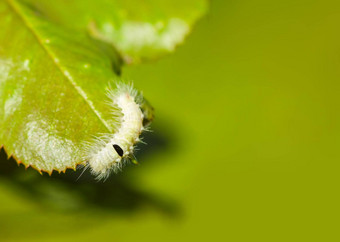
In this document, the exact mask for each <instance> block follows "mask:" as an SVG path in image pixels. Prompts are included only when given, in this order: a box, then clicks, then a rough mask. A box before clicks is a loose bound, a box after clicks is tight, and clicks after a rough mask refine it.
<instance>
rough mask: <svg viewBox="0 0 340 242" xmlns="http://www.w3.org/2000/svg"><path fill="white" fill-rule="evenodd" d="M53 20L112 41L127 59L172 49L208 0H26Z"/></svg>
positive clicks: (133, 59) (140, 58)
mask: <svg viewBox="0 0 340 242" xmlns="http://www.w3.org/2000/svg"><path fill="white" fill-rule="evenodd" d="M24 1H25V2H28V3H30V4H33V5H34V6H35V7H36V8H37V9H40V10H41V11H42V12H44V13H45V14H46V15H47V16H48V17H49V19H51V20H53V21H54V22H56V23H58V24H60V25H62V26H66V27H69V28H74V29H78V30H87V31H88V32H89V33H90V34H91V35H92V36H93V37H95V38H98V39H101V40H104V41H106V42H108V43H111V44H113V45H114V46H116V48H117V49H118V50H119V51H120V53H121V54H122V55H123V57H124V59H125V61H126V62H127V63H138V62H140V61H142V60H148V59H155V58H157V57H159V56H162V55H164V54H166V53H170V52H173V51H174V50H175V47H176V46H177V45H178V44H181V43H182V42H183V41H184V38H185V37H186V36H187V35H188V33H189V32H190V30H191V28H192V26H193V24H194V23H195V22H196V21H197V20H198V19H199V18H201V17H202V16H203V15H204V14H205V12H206V11H207V5H208V1H207V0H162V1H159V0H143V1H140V0H96V1H93V0H58V1H46V0H24Z"/></svg>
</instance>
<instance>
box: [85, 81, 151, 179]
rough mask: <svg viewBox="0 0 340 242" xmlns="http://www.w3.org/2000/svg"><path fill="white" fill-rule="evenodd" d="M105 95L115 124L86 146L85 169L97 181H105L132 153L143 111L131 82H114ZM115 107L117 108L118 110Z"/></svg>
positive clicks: (141, 126) (142, 128)
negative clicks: (110, 132)
mask: <svg viewBox="0 0 340 242" xmlns="http://www.w3.org/2000/svg"><path fill="white" fill-rule="evenodd" d="M107 96H108V98H109V100H110V101H109V105H111V106H112V115H113V117H114V119H113V120H118V121H112V122H115V126H116V127H117V128H116V130H115V132H114V133H113V134H104V135H102V136H101V137H99V138H95V139H94V140H93V141H92V142H89V143H87V145H86V147H87V148H86V154H87V155H86V156H85V162H86V165H85V169H86V168H87V167H90V168H91V173H92V174H93V175H95V176H96V179H97V180H106V179H107V178H108V177H109V175H110V173H111V172H118V171H119V170H121V169H122V167H123V165H124V164H125V163H126V162H127V161H128V160H129V159H130V158H131V156H133V151H134V147H135V144H136V143H138V142H140V138H139V136H140V134H141V133H142V131H143V130H145V128H144V126H143V119H144V114H143V112H142V109H141V104H142V100H143V97H142V95H141V94H140V93H139V92H137V90H135V89H134V88H133V86H132V85H127V84H122V83H119V84H117V88H116V89H115V90H112V89H109V90H108V93H107ZM117 108H118V110H117Z"/></svg>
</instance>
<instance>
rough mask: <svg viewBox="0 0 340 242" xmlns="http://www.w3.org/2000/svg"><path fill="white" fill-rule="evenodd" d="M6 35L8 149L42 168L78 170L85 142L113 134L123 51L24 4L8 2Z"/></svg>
mask: <svg viewBox="0 0 340 242" xmlns="http://www.w3.org/2000/svg"><path fill="white" fill-rule="evenodd" d="M0 30H1V31H0V127H1V128H0V141H1V143H0V145H4V146H5V149H6V151H7V154H8V155H13V156H14V157H15V158H16V159H17V161H18V162H20V163H23V164H24V165H25V166H32V167H34V168H36V169H37V170H39V171H40V170H43V171H46V172H49V173H51V172H52V171H53V170H58V171H64V170H65V169H66V168H73V169H75V167H76V165H77V164H78V163H80V162H81V161H82V157H83V154H82V144H83V142H84V141H86V140H89V138H91V137H92V136H97V135H98V134H99V133H108V132H112V131H113V128H114V124H113V123H112V114H111V109H110V107H109V106H108V105H107V104H106V94H105V92H106V88H107V86H108V84H109V83H110V82H111V83H112V82H114V81H115V80H117V79H119V78H118V77H117V76H116V74H115V73H114V72H113V70H112V68H114V69H115V70H116V72H119V70H120V58H119V56H118V54H117V52H116V51H115V50H114V49H113V48H112V46H107V45H105V44H103V43H100V42H99V41H97V40H93V39H91V38H90V37H89V36H87V35H86V34H83V33H80V32H75V31H71V30H67V29H64V28H60V27H58V26H55V25H53V24H51V23H50V22H49V21H47V20H46V19H44V17H43V15H42V14H41V13H40V12H39V11H37V10H36V9H34V8H31V7H29V6H28V5H26V4H22V3H21V2H20V1H16V0H1V1H0Z"/></svg>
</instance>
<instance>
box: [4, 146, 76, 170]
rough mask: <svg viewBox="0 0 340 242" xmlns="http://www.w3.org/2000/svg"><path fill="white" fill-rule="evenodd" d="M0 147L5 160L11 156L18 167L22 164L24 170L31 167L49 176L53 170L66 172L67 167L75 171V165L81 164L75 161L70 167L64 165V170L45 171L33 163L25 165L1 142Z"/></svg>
mask: <svg viewBox="0 0 340 242" xmlns="http://www.w3.org/2000/svg"><path fill="white" fill-rule="evenodd" d="M1 149H3V150H4V151H5V152H6V155H7V160H9V159H10V158H11V157H12V158H13V159H14V160H15V161H16V162H17V165H18V167H19V166H20V165H21V164H22V165H23V166H25V169H26V170H27V168H29V167H32V168H33V169H34V170H36V171H38V172H39V173H40V175H43V172H46V173H47V174H48V175H49V176H51V175H52V173H53V171H57V172H58V173H59V174H61V173H64V174H65V172H66V170H67V169H72V170H74V171H76V167H77V165H80V164H81V162H79V163H76V164H75V165H74V166H73V167H71V166H70V167H66V168H65V170H56V169H52V170H51V171H46V170H43V169H39V168H37V167H36V166H35V165H25V164H24V163H23V161H22V160H19V159H18V158H17V157H16V156H15V155H14V154H8V152H7V150H6V148H5V146H4V145H3V144H1V145H0V150H1Z"/></svg>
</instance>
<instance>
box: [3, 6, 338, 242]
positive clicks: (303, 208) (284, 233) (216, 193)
mask: <svg viewBox="0 0 340 242" xmlns="http://www.w3.org/2000/svg"><path fill="white" fill-rule="evenodd" d="M339 24H340V2H339V1H325V0H324V1H321V0H319V1H313V0H309V1H302V0H295V1H293V0H286V1H269V0H262V1H261V0H257V1H246V0H245V1H236V0H235V1H226V0H219V1H218V0H216V1H212V3H211V6H210V12H209V14H208V15H207V16H206V17H204V18H203V19H201V20H200V21H199V22H198V24H197V25H196V26H195V28H194V31H193V33H192V35H190V37H189V38H188V39H187V41H186V43H185V44H184V45H182V46H181V47H179V48H178V50H177V51H176V52H175V53H174V54H172V55H170V56H167V57H165V58H163V59H161V60H159V61H157V62H153V63H146V64H143V65H139V66H128V67H125V68H124V70H123V76H124V77H125V78H127V79H131V80H134V81H135V85H136V87H137V88H138V89H140V90H143V91H144V95H145V97H147V98H148V99H149V101H150V102H151V103H152V104H153V105H154V107H155V110H156V119H155V122H154V123H153V125H152V129H153V130H154V132H153V133H148V134H146V135H145V139H146V142H147V143H148V145H147V146H144V145H142V146H141V147H140V151H139V152H138V154H137V157H138V159H139V162H140V163H141V165H140V166H138V167H136V166H129V167H127V168H126V169H125V170H124V172H123V173H120V174H118V175H115V176H112V177H111V178H110V179H109V180H108V181H107V182H106V183H96V182H94V180H93V179H92V178H91V177H90V175H89V174H85V175H84V176H83V177H81V178H80V179H79V181H75V180H76V178H77V177H78V176H79V174H80V171H77V172H74V171H68V172H67V173H66V174H61V175H58V174H53V175H52V177H49V176H48V175H46V174H44V176H40V175H39V174H38V173H37V172H36V171H34V170H32V169H28V170H27V171H25V169H24V167H23V166H20V167H19V168H18V167H17V165H16V163H15V162H14V161H13V160H9V161H7V160H6V156H5V154H4V152H2V153H1V166H0V205H1V206H0V241H99V240H106V241H338V240H339V239H340V236H339V232H338V230H339V215H340V214H339V195H338V193H339V185H340V183H339V180H340V179H339V165H338V162H339V158H340V155H339V143H340V142H339V134H340V132H339V131H340V130H339V128H340V125H339V112H338V106H339V104H340V98H339V95H340V84H339V77H340V69H339V64H340V44H339V43H340V34H339Z"/></svg>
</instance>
